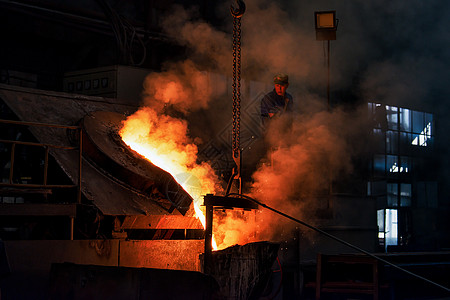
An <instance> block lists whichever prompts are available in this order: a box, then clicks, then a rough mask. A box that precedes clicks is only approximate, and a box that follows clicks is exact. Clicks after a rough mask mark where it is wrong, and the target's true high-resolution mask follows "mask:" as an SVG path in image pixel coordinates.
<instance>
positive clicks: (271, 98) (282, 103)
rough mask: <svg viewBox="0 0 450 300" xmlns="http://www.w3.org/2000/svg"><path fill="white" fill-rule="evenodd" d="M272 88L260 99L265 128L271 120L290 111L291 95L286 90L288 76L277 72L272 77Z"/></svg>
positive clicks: (291, 105)
mask: <svg viewBox="0 0 450 300" xmlns="http://www.w3.org/2000/svg"><path fill="white" fill-rule="evenodd" d="M273 84H274V89H273V90H272V91H271V92H269V93H267V94H266V95H265V96H264V97H263V99H262V100H261V120H262V124H263V126H264V127H265V128H266V127H267V126H268V124H269V123H270V121H271V120H274V119H276V118H279V117H282V116H286V115H288V114H290V113H292V107H293V101H292V96H291V95H290V94H289V93H287V92H286V90H287V88H288V87H289V77H288V75H286V74H277V75H275V76H274V77H273Z"/></svg>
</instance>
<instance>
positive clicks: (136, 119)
mask: <svg viewBox="0 0 450 300" xmlns="http://www.w3.org/2000/svg"><path fill="white" fill-rule="evenodd" d="M173 87H174V89H175V91H171V92H169V93H172V92H176V89H177V88H176V87H175V86H173ZM119 133H120V136H121V137H122V139H123V141H124V142H125V143H126V144H127V145H128V146H129V147H130V148H131V149H133V150H134V151H136V152H138V153H139V154H141V155H142V156H144V157H145V158H147V159H148V160H149V161H150V162H152V163H153V164H154V165H156V166H158V167H159V168H161V169H163V170H165V171H167V172H168V173H170V174H172V176H173V177H174V178H175V180H177V181H178V183H179V184H180V185H181V186H182V187H183V188H184V190H185V191H186V192H188V193H189V194H190V195H191V197H192V198H193V200H194V201H193V207H194V210H195V213H196V217H197V218H198V219H199V220H200V222H201V223H202V224H203V227H205V223H206V222H205V215H204V212H203V211H202V209H201V207H200V205H201V203H202V201H201V200H202V196H203V195H206V194H214V193H215V192H216V191H215V187H216V185H217V183H218V179H217V177H216V175H215V173H214V170H213V169H212V168H211V166H210V165H209V164H207V163H202V164H198V163H197V161H196V160H197V151H198V149H197V146H196V145H195V144H194V143H193V142H192V141H191V139H190V138H189V137H188V129H187V124H186V121H184V120H180V119H176V118H172V117H170V116H167V115H163V114H158V113H157V112H156V111H155V110H153V109H151V108H149V107H143V108H141V109H139V110H138V111H137V112H135V113H134V114H133V115H131V116H129V117H128V118H127V119H126V120H125V121H123V127H122V129H121V130H120V132H119ZM212 246H213V249H217V244H216V242H215V239H214V237H213V245H212Z"/></svg>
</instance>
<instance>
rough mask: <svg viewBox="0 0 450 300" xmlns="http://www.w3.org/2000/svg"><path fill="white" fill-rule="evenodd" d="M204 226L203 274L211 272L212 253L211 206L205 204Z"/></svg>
mask: <svg viewBox="0 0 450 300" xmlns="http://www.w3.org/2000/svg"><path fill="white" fill-rule="evenodd" d="M205 206H206V212H205V213H206V216H205V218H206V224H205V256H204V259H203V272H204V273H205V274H209V273H210V272H211V253H212V226H213V205H212V204H211V203H206V205H205Z"/></svg>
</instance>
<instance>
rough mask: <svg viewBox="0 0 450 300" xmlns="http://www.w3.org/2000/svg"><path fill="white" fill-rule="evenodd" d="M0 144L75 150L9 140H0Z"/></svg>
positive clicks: (66, 148) (67, 148)
mask: <svg viewBox="0 0 450 300" xmlns="http://www.w3.org/2000/svg"><path fill="white" fill-rule="evenodd" d="M0 143H7V144H18V145H26V146H38V147H51V148H57V149H63V150H73V149H77V148H76V147H67V146H58V145H52V144H41V143H33V142H23V141H11V140H0Z"/></svg>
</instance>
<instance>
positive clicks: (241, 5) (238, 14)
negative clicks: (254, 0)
mask: <svg viewBox="0 0 450 300" xmlns="http://www.w3.org/2000/svg"><path fill="white" fill-rule="evenodd" d="M236 4H237V5H238V6H239V8H238V9H235V8H234V7H233V5H230V12H231V15H232V16H233V17H235V18H240V17H242V15H243V14H244V13H245V3H244V1H242V0H236Z"/></svg>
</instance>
